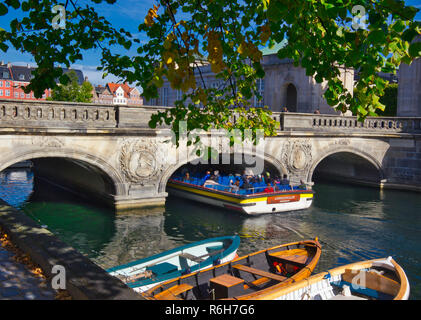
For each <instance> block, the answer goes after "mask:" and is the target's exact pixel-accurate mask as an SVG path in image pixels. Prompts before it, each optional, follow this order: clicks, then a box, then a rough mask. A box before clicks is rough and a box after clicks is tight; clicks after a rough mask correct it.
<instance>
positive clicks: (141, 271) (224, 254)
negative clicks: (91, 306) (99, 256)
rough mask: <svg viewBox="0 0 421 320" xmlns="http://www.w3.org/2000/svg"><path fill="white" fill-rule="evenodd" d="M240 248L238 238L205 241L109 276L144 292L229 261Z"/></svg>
mask: <svg viewBox="0 0 421 320" xmlns="http://www.w3.org/2000/svg"><path fill="white" fill-rule="evenodd" d="M239 245H240V237H239V236H226V237H218V238H211V239H206V240H202V241H199V242H195V243H191V244H187V245H185V246H182V247H177V248H174V249H171V250H168V251H165V252H162V253H159V254H156V255H153V256H151V257H148V258H144V259H140V260H136V261H133V262H130V263H127V264H123V265H120V266H116V267H113V268H110V269H108V270H107V272H108V273H110V274H111V275H112V276H115V277H117V278H119V279H120V280H122V281H123V282H124V283H126V285H127V286H129V287H131V288H133V289H134V290H135V291H137V292H143V291H145V290H147V289H149V288H151V287H153V286H155V285H157V284H158V283H161V282H163V281H167V280H169V279H173V278H176V277H178V276H181V275H182V274H184V273H189V272H195V271H198V270H201V269H204V268H208V267H210V266H212V265H216V264H218V263H224V262H227V261H230V260H232V259H234V258H235V256H236V255H237V249H238V247H239Z"/></svg>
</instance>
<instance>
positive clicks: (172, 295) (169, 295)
mask: <svg viewBox="0 0 421 320" xmlns="http://www.w3.org/2000/svg"><path fill="white" fill-rule="evenodd" d="M190 289H193V286H191V285H189V284H187V283H182V284H180V285H176V286H174V287H171V288H169V289H167V290H164V291H162V292H160V293H158V294H156V295H155V298H156V299H158V300H180V298H178V297H177V296H178V295H179V294H181V293H184V292H186V291H189V290H190Z"/></svg>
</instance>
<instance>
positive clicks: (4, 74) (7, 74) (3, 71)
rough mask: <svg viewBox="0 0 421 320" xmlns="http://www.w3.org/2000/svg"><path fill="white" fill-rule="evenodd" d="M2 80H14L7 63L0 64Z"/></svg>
mask: <svg viewBox="0 0 421 320" xmlns="http://www.w3.org/2000/svg"><path fill="white" fill-rule="evenodd" d="M0 80H12V75H11V73H10V70H9V68H8V67H7V65H6V64H3V65H0Z"/></svg>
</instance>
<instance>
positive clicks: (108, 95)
mask: <svg viewBox="0 0 421 320" xmlns="http://www.w3.org/2000/svg"><path fill="white" fill-rule="evenodd" d="M93 103H98V104H113V105H132V106H141V105H143V98H142V96H141V95H140V91H139V90H138V89H137V88H135V87H133V88H132V87H130V86H128V85H127V84H126V83H124V84H118V83H111V82H110V83H107V84H106V86H102V85H99V86H96V87H95V88H94V92H93Z"/></svg>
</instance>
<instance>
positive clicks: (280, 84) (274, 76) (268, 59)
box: [145, 54, 354, 114]
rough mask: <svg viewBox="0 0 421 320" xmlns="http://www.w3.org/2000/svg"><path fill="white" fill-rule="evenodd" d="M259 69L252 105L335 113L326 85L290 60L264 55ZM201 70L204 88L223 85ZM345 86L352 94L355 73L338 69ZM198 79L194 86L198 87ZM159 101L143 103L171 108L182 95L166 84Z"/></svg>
mask: <svg viewBox="0 0 421 320" xmlns="http://www.w3.org/2000/svg"><path fill="white" fill-rule="evenodd" d="M262 66H263V68H264V70H265V77H264V78H263V79H260V80H258V82H257V89H258V90H259V93H260V95H261V96H262V97H263V99H262V100H260V101H259V100H258V99H257V98H253V100H252V105H253V106H255V107H263V106H265V105H267V106H268V107H269V108H270V109H271V110H272V111H282V110H283V108H284V107H286V108H288V111H290V112H300V113H312V112H314V111H315V110H317V109H319V110H320V112H321V113H325V114H335V113H337V112H336V111H335V110H334V109H333V108H332V107H330V106H329V105H328V104H327V102H326V100H325V99H324V98H323V94H324V92H325V90H326V88H327V83H321V84H319V83H317V82H316V80H315V79H314V77H309V76H307V75H306V71H305V69H304V68H301V67H295V66H294V65H293V61H292V60H290V59H279V58H278V57H277V55H276V54H266V55H264V56H263V60H262ZM200 68H201V77H203V79H204V81H205V83H206V86H207V87H214V88H218V87H219V86H221V85H223V83H222V80H220V79H216V78H215V75H214V74H213V73H212V72H211V69H210V65H204V66H202V67H200ZM340 78H341V80H342V82H343V83H344V86H345V87H346V88H347V89H348V90H349V91H350V92H351V93H353V88H354V70H353V69H341V76H340ZM200 81H201V80H200V79H199V75H198V76H197V83H201V82H200ZM158 93H159V97H158V98H157V99H152V100H150V101H147V102H145V104H148V105H156V106H174V104H175V101H176V100H178V99H180V98H181V96H182V92H181V91H180V90H173V89H172V88H171V86H170V84H169V82H168V81H165V82H164V86H163V87H162V88H159V92H158Z"/></svg>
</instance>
